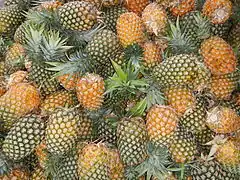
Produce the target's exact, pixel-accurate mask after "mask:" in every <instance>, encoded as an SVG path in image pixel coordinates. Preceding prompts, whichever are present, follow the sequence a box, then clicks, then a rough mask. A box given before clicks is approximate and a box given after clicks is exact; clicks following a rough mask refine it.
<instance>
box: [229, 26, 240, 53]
mask: <svg viewBox="0 0 240 180" xmlns="http://www.w3.org/2000/svg"><path fill="white" fill-rule="evenodd" d="M228 40H229V41H228V42H229V43H230V45H231V46H232V47H233V49H236V51H237V52H236V53H237V55H238V57H239V55H240V22H239V23H237V24H235V25H234V26H233V28H232V29H231V31H230V33H229V36H228Z"/></svg>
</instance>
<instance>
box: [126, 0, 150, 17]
mask: <svg viewBox="0 0 240 180" xmlns="http://www.w3.org/2000/svg"><path fill="white" fill-rule="evenodd" d="M149 3H150V1H149V0H124V6H125V7H126V8H127V9H128V11H131V12H134V13H136V14H138V15H141V13H142V11H143V10H144V8H145V7H146V6H147V5H148V4H149Z"/></svg>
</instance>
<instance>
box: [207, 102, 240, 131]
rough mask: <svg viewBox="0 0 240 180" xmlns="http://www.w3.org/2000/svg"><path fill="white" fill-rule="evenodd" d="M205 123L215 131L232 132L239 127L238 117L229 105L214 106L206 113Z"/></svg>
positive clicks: (239, 120)
mask: <svg viewBox="0 0 240 180" xmlns="http://www.w3.org/2000/svg"><path fill="white" fill-rule="evenodd" d="M206 123H207V125H208V127H209V128H210V129H211V130H213V131H214V132H216V133H232V132H234V131H237V130H238V129H239V128H240V117H239V115H238V114H237V112H236V111H235V110H233V109H231V108H230V107H224V106H216V107H213V108H212V109H211V110H210V112H209V113H208V117H207V121H206Z"/></svg>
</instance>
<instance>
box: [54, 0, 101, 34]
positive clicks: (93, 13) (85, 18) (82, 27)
mask: <svg viewBox="0 0 240 180" xmlns="http://www.w3.org/2000/svg"><path fill="white" fill-rule="evenodd" d="M58 15H59V19H60V23H61V24H62V26H63V27H64V28H66V29H70V30H77V31H86V30H89V29H91V28H92V27H93V26H94V25H95V24H96V23H97V21H98V20H99V15H100V12H99V11H98V10H97V8H96V7H95V6H94V5H93V4H92V3H90V2H85V1H73V2H68V3H65V4H64V5H63V6H61V7H60V8H59V9H58Z"/></svg>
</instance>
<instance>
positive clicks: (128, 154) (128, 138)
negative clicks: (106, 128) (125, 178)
mask: <svg viewBox="0 0 240 180" xmlns="http://www.w3.org/2000/svg"><path fill="white" fill-rule="evenodd" d="M147 141H148V136H147V129H146V125H145V123H144V121H143V119H142V118H140V117H134V118H123V119H122V120H121V121H120V122H119V124H118V127H117V147H118V149H119V152H120V156H121V159H122V161H123V163H124V164H125V166H135V165H138V164H140V163H142V162H143V161H144V160H145V159H146V158H147Z"/></svg>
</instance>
